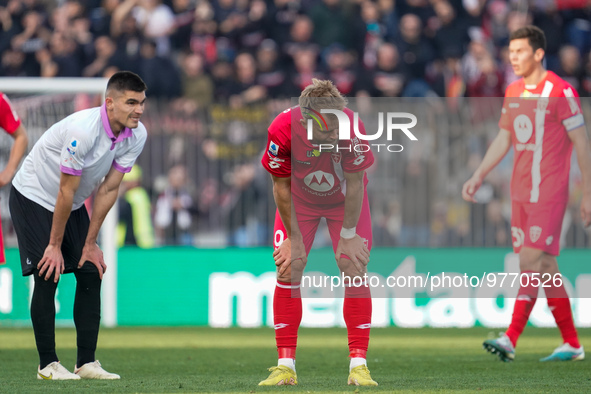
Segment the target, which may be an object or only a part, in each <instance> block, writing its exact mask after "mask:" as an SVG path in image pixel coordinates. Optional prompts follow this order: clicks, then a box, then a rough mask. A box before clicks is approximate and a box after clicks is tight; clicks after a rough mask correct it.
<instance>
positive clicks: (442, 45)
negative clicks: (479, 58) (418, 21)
mask: <svg viewBox="0 0 591 394" xmlns="http://www.w3.org/2000/svg"><path fill="white" fill-rule="evenodd" d="M433 9H434V10H435V13H436V14H437V17H436V18H435V20H434V22H433V24H434V25H435V26H434V30H435V36H434V37H433V42H434V44H435V46H436V47H437V49H438V51H439V56H440V57H446V55H447V54H450V53H452V54H459V55H460V56H461V54H462V53H464V52H465V49H466V46H467V45H468V42H469V41H470V37H469V36H468V26H467V24H466V23H465V21H463V20H462V19H459V18H457V16H456V12H455V11H454V9H453V7H452V6H451V4H450V3H449V2H448V1H447V0H441V1H438V2H437V3H435V5H434V6H433Z"/></svg>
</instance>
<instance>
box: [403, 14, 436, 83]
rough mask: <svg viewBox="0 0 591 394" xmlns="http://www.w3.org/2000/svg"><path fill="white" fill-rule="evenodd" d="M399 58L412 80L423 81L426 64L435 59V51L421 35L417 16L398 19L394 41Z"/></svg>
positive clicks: (405, 16) (407, 15) (408, 15)
mask: <svg viewBox="0 0 591 394" xmlns="http://www.w3.org/2000/svg"><path fill="white" fill-rule="evenodd" d="M396 46H397V47H398V50H399V52H400V58H401V60H402V63H404V65H405V68H406V69H408V70H409V73H410V76H411V77H412V78H413V79H424V78H425V70H426V67H427V64H428V63H429V62H431V61H432V60H433V59H434V58H435V51H434V50H433V48H432V47H431V44H430V43H429V42H428V41H427V40H426V39H425V37H423V35H422V24H421V20H420V19H419V17H418V16H416V15H413V14H406V15H404V16H403V17H402V18H401V19H400V35H399V39H398V40H397V41H396Z"/></svg>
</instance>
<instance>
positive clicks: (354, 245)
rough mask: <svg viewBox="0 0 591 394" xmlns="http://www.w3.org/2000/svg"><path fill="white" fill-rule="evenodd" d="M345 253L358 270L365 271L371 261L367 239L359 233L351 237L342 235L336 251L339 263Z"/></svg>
mask: <svg viewBox="0 0 591 394" xmlns="http://www.w3.org/2000/svg"><path fill="white" fill-rule="evenodd" d="M343 254H344V255H346V256H347V257H348V258H349V259H350V260H351V262H352V263H353V265H354V266H355V268H356V269H357V271H359V272H364V271H365V267H366V266H367V264H368V263H369V248H368V247H367V245H366V244H365V240H364V239H363V238H361V237H360V236H359V235H358V234H355V236H354V237H353V238H350V239H345V238H343V237H341V239H340V240H339V244H338V245H337V251H336V253H335V259H336V260H337V263H338V262H339V260H340V259H341V255H343Z"/></svg>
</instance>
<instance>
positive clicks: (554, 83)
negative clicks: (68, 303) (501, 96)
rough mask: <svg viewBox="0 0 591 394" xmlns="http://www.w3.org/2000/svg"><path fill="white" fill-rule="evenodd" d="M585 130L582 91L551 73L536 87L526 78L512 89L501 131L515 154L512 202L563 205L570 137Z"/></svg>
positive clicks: (569, 154)
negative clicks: (509, 136) (579, 94)
mask: <svg viewBox="0 0 591 394" xmlns="http://www.w3.org/2000/svg"><path fill="white" fill-rule="evenodd" d="M582 125H584V119H583V114H582V113H581V105H580V101H579V97H578V94H577V91H576V90H575V89H574V88H573V87H572V86H571V85H570V84H568V83H567V82H566V81H564V80H563V79H561V78H560V77H558V76H557V75H556V74H554V73H553V72H551V71H548V72H547V74H546V77H545V78H544V79H543V80H542V81H541V82H540V83H539V84H538V85H536V86H529V85H525V82H524V80H523V78H521V79H519V80H518V81H515V82H513V83H512V84H511V85H509V86H508V87H507V91H506V92H505V101H504V103H503V110H502V115H501V119H500V121H499V127H500V128H501V129H505V130H507V131H509V132H510V133H511V141H512V143H513V149H514V151H515V160H514V163H513V176H512V177H511V199H512V200H513V201H517V202H531V203H537V202H547V201H553V202H564V201H567V200H568V181H569V172H570V159H571V154H572V149H573V144H572V142H571V140H570V138H569V136H568V132H569V131H571V130H574V129H576V128H578V127H580V126H582Z"/></svg>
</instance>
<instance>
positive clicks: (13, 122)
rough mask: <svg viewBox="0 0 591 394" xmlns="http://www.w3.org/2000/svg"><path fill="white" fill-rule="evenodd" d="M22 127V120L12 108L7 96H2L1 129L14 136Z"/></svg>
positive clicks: (0, 102) (0, 108) (0, 103)
mask: <svg viewBox="0 0 591 394" xmlns="http://www.w3.org/2000/svg"><path fill="white" fill-rule="evenodd" d="M20 125H21V120H20V119H19V117H18V114H17V113H16V111H15V110H14V109H13V108H12V105H11V104H10V100H8V97H6V95H5V94H2V96H0V127H2V128H3V129H4V130H6V132H7V133H8V134H12V133H14V132H15V131H16V129H18V127H19V126H20Z"/></svg>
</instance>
